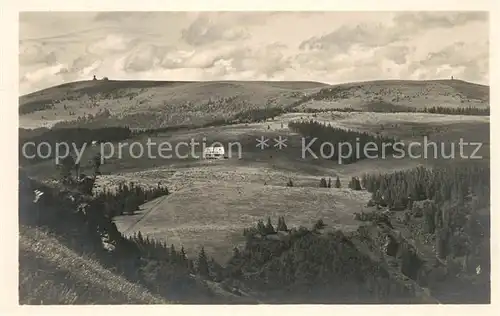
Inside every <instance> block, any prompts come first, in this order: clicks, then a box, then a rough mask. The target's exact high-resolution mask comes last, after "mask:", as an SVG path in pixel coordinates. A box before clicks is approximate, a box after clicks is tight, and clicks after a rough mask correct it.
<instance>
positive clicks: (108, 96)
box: [19, 80, 489, 127]
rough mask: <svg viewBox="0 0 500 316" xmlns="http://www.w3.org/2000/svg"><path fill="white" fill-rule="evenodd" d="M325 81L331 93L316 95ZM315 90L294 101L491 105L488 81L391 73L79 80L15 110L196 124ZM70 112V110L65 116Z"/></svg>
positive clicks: (33, 116) (50, 119)
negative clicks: (330, 80) (381, 77)
mask: <svg viewBox="0 0 500 316" xmlns="http://www.w3.org/2000/svg"><path fill="white" fill-rule="evenodd" d="M323 88H325V89H332V92H328V93H326V94H324V95H323V94H318V93H319V91H320V90H321V89H323ZM313 95H316V97H315V98H314V100H311V101H307V102H305V103H303V104H301V105H299V106H298V107H297V108H298V109H301V108H343V107H353V108H356V109H362V110H368V111H371V110H383V109H385V110H393V109H398V108H400V107H417V108H419V107H425V106H435V105H438V106H451V107H464V106H475V107H486V106H489V87H488V86H482V85H477V84H472V83H468V82H464V81H459V80H434V81H404V80H399V81H396V80H389V81H371V82H359V83H348V84H341V85H336V86H329V85H326V84H323V83H318V82H272V81H271V82H264V81H246V82H245V81H207V82H171V81H113V80H111V81H81V82H72V83H67V84H63V85H60V86H55V87H52V88H48V89H45V90H41V91H37V92H34V93H31V94H28V95H24V96H21V97H20V98H19V104H20V107H21V108H23V109H24V110H26V111H27V112H31V111H32V110H33V109H34V108H36V107H39V106H42V105H48V106H49V108H47V109H44V110H41V111H36V112H31V113H28V114H23V115H21V116H20V124H21V126H22V127H36V126H42V125H44V124H48V125H51V124H53V123H56V122H58V121H61V120H75V119H76V118H77V117H78V116H83V115H86V114H96V113H97V112H98V111H99V110H103V109H107V110H109V111H110V112H111V114H112V116H113V117H120V118H121V119H122V121H121V122H122V123H126V124H128V125H130V126H133V127H153V126H155V127H158V126H166V125H179V124H194V123H199V124H201V123H206V122H209V121H213V120H215V119H220V118H228V117H230V116H232V115H234V114H236V113H239V112H241V111H245V110H248V109H250V108H265V107H285V106H288V105H291V104H292V103H294V102H297V101H300V100H301V99H302V98H303V97H304V96H313ZM64 107H66V109H64ZM30 109H31V110H30ZM70 111H71V112H75V114H74V115H70V114H69V112H70ZM42 116H43V119H42ZM123 117H125V118H123Z"/></svg>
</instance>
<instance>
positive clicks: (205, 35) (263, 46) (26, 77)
mask: <svg viewBox="0 0 500 316" xmlns="http://www.w3.org/2000/svg"><path fill="white" fill-rule="evenodd" d="M488 27H489V25H488V14H487V13H484V12H401V13H399V12H392V13H391V12H364V13H361V12H304V13H302V12H201V13H200V12H99V13H95V12H94V13H78V14H69V13H65V12H53V13H29V14H24V13H23V14H21V15H20V39H21V40H20V42H19V48H20V53H19V61H20V67H19V68H20V70H19V71H20V87H21V92H22V93H26V92H30V91H33V89H38V88H42V87H48V86H50V85H52V84H60V83H63V82H67V81H72V80H82V79H91V76H92V75H93V74H95V75H97V76H99V77H101V76H107V77H109V78H110V79H111V78H117V79H161V78H164V77H168V78H176V79H179V80H227V79H248V80H252V79H254V80H257V79H259V80H266V79H269V80H314V81H323V82H328V83H341V82H343V81H346V80H347V81H358V80H361V81H362V80H370V79H377V78H378V79H384V78H400V79H419V78H420V79H431V78H436V77H440V76H445V77H447V76H448V74H449V73H450V72H452V73H453V74H455V76H456V77H457V78H458V77H460V78H461V79H464V80H470V81H476V82H481V83H487V80H488V71H489V70H488V64H489V63H488V60H489V49H488V43H487V40H488V38H489V29H488Z"/></svg>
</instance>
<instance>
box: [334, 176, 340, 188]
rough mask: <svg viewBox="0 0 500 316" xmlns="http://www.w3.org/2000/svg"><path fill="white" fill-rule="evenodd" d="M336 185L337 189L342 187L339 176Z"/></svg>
mask: <svg viewBox="0 0 500 316" xmlns="http://www.w3.org/2000/svg"><path fill="white" fill-rule="evenodd" d="M335 187H336V188H337V189H340V187H341V184H340V178H339V176H337V180H335Z"/></svg>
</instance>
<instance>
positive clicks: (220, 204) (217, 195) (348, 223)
mask: <svg viewBox="0 0 500 316" xmlns="http://www.w3.org/2000/svg"><path fill="white" fill-rule="evenodd" d="M368 199H369V194H367V193H366V192H357V191H352V190H349V189H326V188H323V189H320V188H311V187H291V188H288V187H283V186H273V185H263V184H255V183H248V182H247V183H245V182H241V181H237V180H236V181H234V182H232V183H228V182H227V181H221V180H210V181H207V182H206V183H203V184H198V185H192V186H189V187H186V188H184V189H182V190H179V191H175V192H174V193H173V194H171V195H169V196H168V197H160V198H158V199H156V200H154V201H150V202H148V203H146V204H145V205H144V206H143V209H142V210H141V211H140V212H139V213H138V214H137V215H133V216H120V217H117V218H116V220H115V222H116V223H117V226H118V229H119V230H120V231H123V232H124V233H125V234H133V233H135V232H137V231H141V233H142V234H144V235H148V236H150V237H154V238H156V239H159V240H166V241H167V244H170V243H173V244H174V245H176V247H180V246H181V245H183V246H184V247H185V249H186V252H187V253H188V255H190V256H193V257H195V256H196V254H197V253H198V251H199V248H200V247H201V246H204V247H205V249H206V251H207V252H208V253H210V254H211V256H214V257H215V258H216V259H217V260H220V262H225V261H226V260H227V259H228V258H229V256H230V255H231V254H232V246H237V245H238V244H239V243H241V242H243V241H244V238H243V229H244V228H246V227H249V226H252V225H254V224H255V223H256V222H257V221H258V220H260V219H263V218H266V217H267V216H270V217H271V218H272V220H273V221H276V220H277V218H278V216H285V218H286V220H287V223H289V224H290V225H293V226H299V225H304V226H307V227H310V226H312V225H313V224H314V222H315V221H316V220H317V219H319V218H322V219H323V220H324V222H325V223H326V224H327V225H328V226H329V227H330V228H337V229H343V230H347V231H349V230H352V229H355V228H357V226H358V225H359V222H356V221H355V220H354V217H353V212H359V211H360V210H361V209H363V206H364V204H366V202H365V201H367V200H368ZM159 223H161V224H159Z"/></svg>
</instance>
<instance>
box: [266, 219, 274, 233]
mask: <svg viewBox="0 0 500 316" xmlns="http://www.w3.org/2000/svg"><path fill="white" fill-rule="evenodd" d="M275 232H276V231H275V230H274V226H273V224H272V223H271V218H270V217H268V218H267V224H266V233H267V234H273V233H275Z"/></svg>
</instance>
